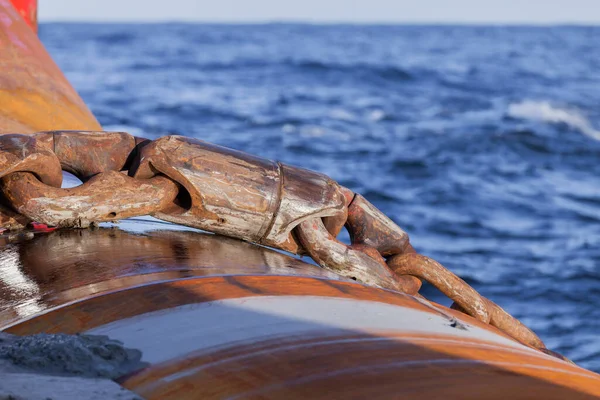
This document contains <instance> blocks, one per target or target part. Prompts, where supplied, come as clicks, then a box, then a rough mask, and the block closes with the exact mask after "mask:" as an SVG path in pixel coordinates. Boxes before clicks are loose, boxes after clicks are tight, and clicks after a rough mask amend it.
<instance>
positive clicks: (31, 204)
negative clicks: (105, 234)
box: [1, 171, 179, 228]
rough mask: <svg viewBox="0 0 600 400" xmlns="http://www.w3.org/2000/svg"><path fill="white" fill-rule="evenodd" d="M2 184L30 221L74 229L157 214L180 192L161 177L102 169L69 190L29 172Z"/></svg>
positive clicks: (11, 176) (168, 180)
mask: <svg viewBox="0 0 600 400" xmlns="http://www.w3.org/2000/svg"><path fill="white" fill-rule="evenodd" d="M1 187H2V191H3V193H4V197H5V198H6V200H7V201H8V202H9V203H10V204H11V205H12V207H13V208H14V209H15V210H16V211H18V212H19V213H21V214H23V215H26V216H27V217H28V218H29V219H31V220H32V221H37V222H42V223H44V224H47V225H51V226H64V227H76V228H87V227H88V226H90V225H91V224H94V223H97V222H105V221H114V220H118V219H124V218H129V217H134V216H138V215H148V214H153V213H156V212H157V211H160V210H163V209H167V208H169V207H171V206H172V205H173V204H174V200H175V198H176V197H177V193H178V192H179V189H178V187H177V185H176V184H175V183H174V182H173V181H171V180H170V179H168V178H165V177H163V176H156V177H154V178H151V179H148V180H144V181H140V180H137V179H134V178H131V177H129V176H127V175H124V174H122V173H120V172H116V171H109V172H103V173H101V174H98V175H96V176H94V177H93V178H91V179H90V180H88V181H87V182H86V183H84V184H83V185H80V186H77V187H74V188H70V189H61V188H55V187H52V186H48V185H45V184H44V183H42V182H40V181H39V180H38V179H37V178H36V177H35V176H34V175H32V174H31V173H28V172H16V173H12V174H10V175H9V176H7V177H4V178H2V181H1ZM115 188H118V190H116V191H115V190H114V189H115Z"/></svg>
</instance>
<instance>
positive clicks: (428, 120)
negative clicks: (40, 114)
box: [40, 24, 600, 371]
mask: <svg viewBox="0 0 600 400" xmlns="http://www.w3.org/2000/svg"><path fill="white" fill-rule="evenodd" d="M40 34H41V38H42V40H43V42H44V44H45V45H46V46H47V48H48V49H49V51H50V53H51V54H52V55H53V56H54V58H55V59H56V61H57V62H58V64H59V65H60V66H61V67H62V69H63V70H64V71H65V73H66V75H67V77H68V78H69V79H70V80H71V82H72V83H73V84H74V86H75V87H76V88H77V89H78V90H79V92H80V93H81V95H82V97H83V98H84V99H85V101H86V102H87V103H88V105H89V106H90V108H91V109H92V111H93V112H94V113H95V114H96V116H97V117H98V119H99V120H100V122H101V123H102V124H103V125H104V127H105V128H106V129H107V130H126V131H129V132H130V133H133V134H137V135H142V136H146V137H149V138H155V137H159V136H162V135H166V134H170V133H177V134H184V135H189V136H194V137H197V138H201V139H204V140H208V141H211V142H215V143H218V144H222V145H225V146H228V147H233V148H237V149H241V150H244V151H247V152H250V153H255V154H258V155H261V156H265V157H268V158H274V159H279V160H281V161H284V162H286V163H290V164H296V165H300V166H304V167H308V168H312V169H316V170H319V171H322V172H324V173H327V174H329V175H330V176H332V177H333V178H334V179H336V180H338V181H339V182H341V183H342V184H343V185H345V186H348V187H349V188H351V189H353V190H355V191H358V192H361V193H363V194H364V195H365V196H366V197H367V198H368V199H369V200H371V201H372V202H373V203H374V204H375V205H377V206H378V207H379V208H381V209H382V210H384V211H385V212H386V213H387V214H388V215H390V216H391V217H392V218H393V219H394V220H395V221H396V222H397V223H399V224H400V225H401V226H402V227H404V228H405V229H406V230H407V231H408V232H409V233H410V235H411V237H412V242H413V243H414V245H415V247H416V248H417V250H419V251H420V252H422V253H424V254H426V255H429V256H432V257H434V258H436V259H437V260H439V261H440V262H442V263H443V264H444V265H446V266H447V267H449V268H450V269H451V270H453V271H455V272H456V273H458V274H459V275H460V276H461V277H463V278H464V279H465V280H467V281H468V282H469V283H470V284H472V285H473V286H474V287H475V288H476V289H477V290H479V291H480V292H481V293H482V294H484V295H485V296H488V297H489V298H491V299H492V300H494V301H495V302H497V303H498V304H500V305H501V306H503V307H504V308H505V309H506V310H507V311H509V312H510V313H512V314H513V315H515V316H517V317H518V318H520V319H521V320H522V321H523V322H524V323H525V324H527V325H528V326H530V327H531V328H533V329H534V330H535V331H536V332H538V333H539V334H540V336H541V337H542V339H543V340H544V341H545V342H546V344H547V345H548V347H549V348H551V349H553V350H556V351H559V352H561V353H563V354H565V355H566V356H567V357H570V358H571V359H573V360H574V361H576V362H577V363H580V364H581V365H582V366H584V367H587V368H591V369H594V370H596V371H600V335H599V331H600V322H599V321H600V185H599V174H600V107H599V104H600V73H599V72H598V71H600V47H599V46H598V45H597V44H598V43H599V42H600V27H543V28H542V27H491V26H490V27H485V26H481V27H453V26H350V25H346V26H343V25H339V26H312V25H287V24H271V25H248V26H243V25H191V24H156V25H90V24H44V25H42V26H41V32H40ZM424 294H425V295H426V296H429V297H431V298H433V300H436V301H439V302H442V303H444V304H448V302H447V301H445V300H444V299H443V298H441V297H440V295H439V294H438V293H437V292H435V291H434V290H432V289H431V288H426V289H425V293H424Z"/></svg>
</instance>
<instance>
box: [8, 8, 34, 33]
mask: <svg viewBox="0 0 600 400" xmlns="http://www.w3.org/2000/svg"><path fill="white" fill-rule="evenodd" d="M10 1H11V2H12V5H13V7H15V10H17V11H18V12H19V14H21V17H23V19H24V20H25V22H27V25H29V26H30V27H31V29H33V31H34V32H36V33H37V30H38V19H37V14H38V2H37V0H10Z"/></svg>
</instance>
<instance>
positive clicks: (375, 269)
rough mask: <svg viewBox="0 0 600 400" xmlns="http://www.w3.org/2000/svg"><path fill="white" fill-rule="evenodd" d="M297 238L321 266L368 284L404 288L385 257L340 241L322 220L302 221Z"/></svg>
mask: <svg viewBox="0 0 600 400" xmlns="http://www.w3.org/2000/svg"><path fill="white" fill-rule="evenodd" d="M298 238H299V239H300V243H302V245H303V246H304V248H306V250H307V251H308V254H309V255H310V256H311V257H312V258H313V259H314V260H315V261H316V262H317V263H318V264H319V265H321V266H323V267H326V268H329V269H331V270H332V271H336V272H337V273H339V274H341V275H344V276H346V277H348V278H351V279H354V280H358V281H360V282H364V283H366V284H367V285H373V286H377V287H382V288H385V289H391V290H400V291H402V286H401V285H400V282H398V280H397V277H396V275H394V273H393V272H392V271H391V270H390V269H389V268H388V267H387V265H386V263H385V259H383V257H381V256H379V257H377V256H378V254H377V255H375V254H373V253H371V254H368V253H367V252H366V251H365V250H364V248H356V247H352V246H348V245H346V244H344V243H342V242H340V241H338V240H337V239H335V238H334V237H333V236H332V235H331V234H330V233H329V232H328V231H327V229H326V228H325V226H324V225H323V222H322V221H321V220H320V219H311V220H308V221H304V222H301V223H300V226H299V227H298Z"/></svg>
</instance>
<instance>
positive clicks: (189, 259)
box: [0, 222, 341, 329]
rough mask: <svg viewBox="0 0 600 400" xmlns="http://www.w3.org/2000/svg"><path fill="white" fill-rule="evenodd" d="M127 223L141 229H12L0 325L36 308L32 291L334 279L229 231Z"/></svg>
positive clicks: (60, 295) (45, 299)
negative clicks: (238, 278) (246, 278)
mask: <svg viewBox="0 0 600 400" xmlns="http://www.w3.org/2000/svg"><path fill="white" fill-rule="evenodd" d="M134 225H136V226H138V228H139V227H140V226H142V227H145V229H146V230H147V231H148V232H146V233H141V234H134V233H128V232H125V231H123V230H120V229H117V228H112V229H111V228H100V229H96V230H59V231H55V232H52V233H49V234H36V236H35V237H34V238H32V239H31V238H28V237H27V236H25V237H23V236H17V237H16V238H15V239H16V243H12V244H8V245H5V247H3V248H2V250H1V252H0V260H2V261H6V260H10V262H1V263H0V329H1V328H2V326H6V325H8V324H10V323H11V322H14V321H16V320H19V319H20V318H22V317H26V316H30V315H32V314H33V313H35V312H38V311H40V310H39V309H35V310H34V309H31V308H27V307H26V306H27V305H28V304H31V303H32V301H34V300H36V299H39V300H36V302H37V303H36V304H37V306H38V307H41V308H42V309H47V308H50V307H53V306H57V305H61V304H64V303H67V302H69V301H73V300H76V299H80V298H82V297H87V296H93V295H96V294H98V293H102V292H106V291H111V290H118V289H122V288H127V287H135V286H139V285H144V284H148V283H150V282H158V281H168V280H172V279H181V278H189V277H194V276H204V275H223V274H257V273H258V274H276V275H279V274H285V275H310V276H319V277H327V278H330V279H341V278H339V277H338V276H337V275H335V274H333V273H330V272H328V271H326V270H323V269H321V268H319V267H317V266H315V265H310V264H306V263H304V262H302V261H299V260H297V259H295V258H292V257H290V256H286V255H284V254H281V253H278V252H275V251H273V250H269V249H265V248H262V247H258V246H253V245H251V244H248V243H244V242H240V241H237V240H234V239H229V238H225V237H221V236H215V235H210V234H205V233H198V232H189V231H187V232H186V231H173V230H169V229H168V228H169V226H172V225H171V224H165V223H150V222H148V223H146V224H140V223H136V224H134ZM7 238H8V236H7V235H4V237H3V238H0V239H4V240H7ZM17 280H18V281H19V282H20V283H19V284H15V282H17ZM25 285H26V286H27V290H25ZM31 288H37V289H36V290H30V289H31ZM27 309H31V310H32V312H30V313H27V312H26V310H27Z"/></svg>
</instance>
